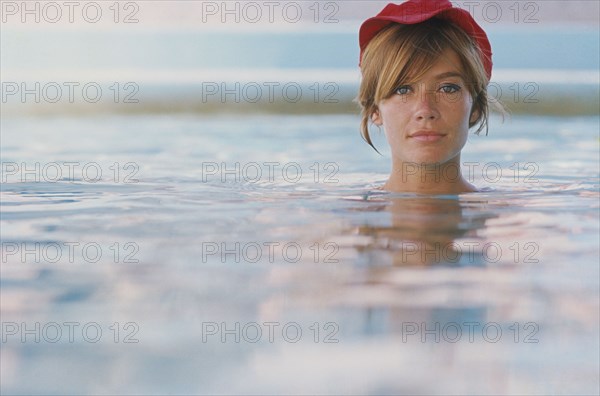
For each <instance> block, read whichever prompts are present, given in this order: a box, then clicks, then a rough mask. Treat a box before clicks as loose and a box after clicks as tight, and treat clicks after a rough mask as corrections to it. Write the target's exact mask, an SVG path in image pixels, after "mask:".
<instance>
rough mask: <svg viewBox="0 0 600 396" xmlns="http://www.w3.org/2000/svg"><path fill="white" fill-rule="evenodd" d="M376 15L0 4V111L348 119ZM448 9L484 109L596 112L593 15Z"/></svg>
mask: <svg viewBox="0 0 600 396" xmlns="http://www.w3.org/2000/svg"><path fill="white" fill-rule="evenodd" d="M96 4H97V5H96ZM385 4H386V2H382V1H337V2H331V1H330V2H328V1H312V2H311V1H300V2H285V1H284V2H276V3H273V4H270V3H269V2H251V1H249V2H243V1H242V2H210V1H142V2H125V1H121V2H114V3H109V2H99V3H93V4H92V3H85V2H83V3H77V5H76V6H75V5H73V6H64V5H61V4H59V3H52V2H31V4H29V3H28V2H24V3H21V2H10V1H3V2H2V12H3V14H2V18H3V19H2V38H1V40H2V42H1V44H2V55H3V56H2V61H1V62H2V63H1V68H2V81H3V86H2V90H3V91H2V92H3V100H2V105H3V111H4V114H5V115H8V114H13V113H27V114H30V113H45V114H49V113H52V114H54V113H67V114H82V113H95V112H105V111H107V112H117V113H156V112H165V113H172V112H175V113H177V112H193V113H198V112H214V111H223V110H225V109H224V108H225V107H227V108H228V109H227V110H231V107H233V110H234V111H241V110H244V111H252V112H264V111H271V112H273V111H274V112H279V111H284V112H293V113H303V112H309V113H313V112H314V113H339V112H342V113H355V112H356V111H357V108H356V106H355V105H354V104H353V103H352V99H353V98H354V95H355V94H356V91H357V87H358V83H359V71H358V68H357V63H358V44H357V31H358V27H359V26H360V23H361V22H362V20H364V19H365V18H366V17H368V16H373V15H375V14H376V13H378V12H379V10H381V9H382V8H383V6H385ZM455 4H456V5H457V6H460V7H462V8H464V9H466V10H468V11H469V12H471V13H472V15H473V16H474V17H475V19H476V20H477V21H478V22H479V23H480V24H481V25H482V26H483V28H484V29H485V30H486V31H487V32H488V34H489V37H490V40H491V43H492V47H493V51H494V55H493V58H494V73H493V77H492V83H491V86H490V93H491V94H492V95H493V96H494V97H496V98H497V99H500V100H502V101H503V102H505V103H506V104H507V105H508V107H509V108H510V109H511V110H513V111H514V112H517V113H531V114H547V115H582V114H596V113H597V110H598V106H599V101H598V83H599V81H598V70H599V67H600V65H599V60H598V45H599V44H598V13H599V4H598V2H596V1H553V0H545V1H538V2H533V1H515V2H511V3H510V4H509V3H508V2H506V1H503V2H495V1H477V2H456V3H455ZM68 82H78V83H79V84H80V85H78V86H71V87H70V86H69V85H68ZM23 83H24V84H25V86H21V84H23ZM35 83H39V84H40V87H39V88H35ZM65 83H67V85H65ZM265 83H267V84H266V85H265ZM48 84H49V85H48ZM86 84H91V85H90V86H86ZM95 84H99V85H100V86H101V87H102V88H103V89H101V90H100V92H99V94H100V97H99V98H97V96H98V95H97V91H98V87H97V86H96V85H95ZM236 84H239V86H236ZM299 86H300V87H299ZM301 88H303V89H301ZM27 89H32V90H34V91H38V92H39V93H40V94H41V98H40V100H39V101H40V103H36V101H35V100H34V99H33V95H29V97H27V95H25V96H26V97H27V98H26V100H22V99H25V98H24V97H23V91H25V90H27ZM71 90H73V91H72V96H73V98H72V99H71V100H70V98H69V92H71ZM84 90H85V93H84V92H83V91H84ZM87 90H90V91H89V92H87ZM227 92H230V94H227ZM88 94H89V96H90V98H87V97H85V98H83V96H84V95H88ZM87 99H90V100H87ZM96 100H97V101H96ZM90 101H93V102H94V103H92V105H88V104H90V103H89V102H90ZM23 102H25V104H26V105H24V103H23ZM71 102H73V103H71ZM238 102H239V103H238Z"/></svg>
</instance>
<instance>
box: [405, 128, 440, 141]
mask: <svg viewBox="0 0 600 396" xmlns="http://www.w3.org/2000/svg"><path fill="white" fill-rule="evenodd" d="M445 136H446V135H445V134H443V133H439V132H435V131H417V132H415V133H413V134H411V135H409V138H411V139H415V140H418V141H420V142H437V141H438V140H441V139H442V138H444V137H445Z"/></svg>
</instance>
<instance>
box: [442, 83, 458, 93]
mask: <svg viewBox="0 0 600 396" xmlns="http://www.w3.org/2000/svg"><path fill="white" fill-rule="evenodd" d="M440 90H441V91H442V92H443V93H447V94H453V93H457V92H459V91H460V90H461V87H460V86H459V85H456V84H444V85H442V86H441V87H440Z"/></svg>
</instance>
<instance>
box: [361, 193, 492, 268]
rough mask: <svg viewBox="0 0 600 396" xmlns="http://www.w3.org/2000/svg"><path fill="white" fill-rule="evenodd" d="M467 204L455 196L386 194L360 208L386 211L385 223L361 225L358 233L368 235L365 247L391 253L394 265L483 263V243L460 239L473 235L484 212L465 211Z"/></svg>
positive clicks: (486, 215) (482, 221) (481, 226)
mask: <svg viewBox="0 0 600 396" xmlns="http://www.w3.org/2000/svg"><path fill="white" fill-rule="evenodd" d="M467 204H472V202H464V201H460V200H459V199H457V198H456V197H448V198H444V197H425V196H418V197H390V198H389V199H388V200H386V203H385V204H384V205H381V204H379V205H374V206H368V207H367V208H361V209H360V210H363V211H382V210H383V211H386V212H389V213H390V217H389V220H390V223H391V225H389V226H379V225H376V226H373V225H369V224H367V225H361V226H359V227H358V229H357V230H356V232H357V233H358V235H364V236H369V237H370V238H371V241H372V242H371V243H370V244H369V245H368V246H366V250H367V251H368V250H372V249H380V250H384V251H386V252H387V253H389V254H391V255H392V262H393V265H394V266H403V265H436V264H445V265H459V266H465V265H471V266H473V265H475V266H482V265H484V264H485V258H484V257H483V256H484V249H482V246H483V243H481V242H474V241H467V242H465V241H462V240H463V239H466V238H477V232H478V231H479V230H483V229H484V228H485V227H486V225H485V222H486V220H487V219H490V218H493V217H496V216H495V215H492V214H490V213H488V212H477V211H476V212H473V213H469V214H467V213H466V212H467V208H466V205H467Z"/></svg>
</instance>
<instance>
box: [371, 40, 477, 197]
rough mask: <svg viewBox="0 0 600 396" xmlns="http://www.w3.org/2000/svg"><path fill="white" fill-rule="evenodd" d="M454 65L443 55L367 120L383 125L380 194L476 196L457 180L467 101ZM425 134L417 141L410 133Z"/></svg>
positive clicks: (469, 107) (457, 62)
mask: <svg viewBox="0 0 600 396" xmlns="http://www.w3.org/2000/svg"><path fill="white" fill-rule="evenodd" d="M461 71H462V70H461V66H460V60H459V58H458V55H457V54H456V53H455V52H454V51H452V50H446V51H445V52H444V53H443V54H442V55H441V56H440V58H439V59H438V60H437V61H436V62H435V63H434V64H433V66H432V67H431V69H429V70H428V71H427V73H425V75H424V76H423V77H422V78H421V80H420V81H415V82H406V83H404V85H402V86H400V87H398V89H397V90H396V93H395V94H394V95H392V96H391V97H389V98H387V99H385V100H383V101H381V102H380V103H379V104H378V106H377V107H378V110H377V111H376V112H375V113H374V114H373V116H372V120H373V122H374V123H375V124H376V125H379V126H383V128H384V131H385V135H386V138H387V141H388V143H389V145H390V148H391V152H392V172H391V174H390V178H389V180H388V182H387V183H386V184H385V185H384V186H383V188H384V189H385V190H389V191H395V192H422V193H442V194H443V193H461V192H469V191H476V188H475V187H473V186H472V185H470V184H469V183H468V182H467V181H466V180H465V179H464V178H463V177H462V175H460V152H461V150H462V148H463V147H464V146H465V144H466V142H467V136H468V132H469V121H470V119H473V120H474V119H476V117H477V114H475V113H474V114H471V113H472V111H471V110H472V107H473V98H472V97H471V95H470V93H469V91H468V89H467V85H466V81H464V78H463V77H462V75H463V74H462V73H461ZM419 131H420V132H421V133H425V134H426V135H430V136H428V137H425V136H422V137H420V138H417V137H416V136H414V134H415V133H416V132H419Z"/></svg>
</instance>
